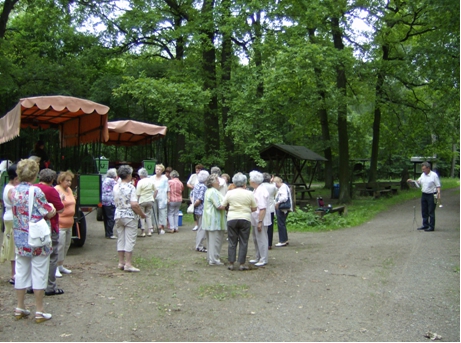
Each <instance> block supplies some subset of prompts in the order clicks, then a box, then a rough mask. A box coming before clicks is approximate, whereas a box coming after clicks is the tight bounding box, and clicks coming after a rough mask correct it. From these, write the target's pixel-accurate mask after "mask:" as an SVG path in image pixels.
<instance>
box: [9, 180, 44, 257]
mask: <svg viewBox="0 0 461 343" xmlns="http://www.w3.org/2000/svg"><path fill="white" fill-rule="evenodd" d="M31 186H32V184H30V183H28V182H21V183H20V184H19V185H17V186H16V188H15V189H14V190H13V192H12V199H13V230H14V244H15V245H16V250H17V254H18V255H20V256H25V257H32V256H48V255H49V254H50V253H51V251H52V250H53V249H52V247H51V243H50V245H45V246H43V247H38V248H32V247H31V246H29V244H28V243H27V241H28V238H29V188H30V187H31ZM33 189H34V193H35V196H34V204H33V206H32V216H31V217H32V218H31V220H32V222H34V223H35V222H38V221H39V220H41V219H42V218H44V217H45V216H46V215H47V214H48V212H50V211H51V210H52V207H51V205H50V204H49V203H48V202H47V201H46V198H45V194H43V192H42V190H41V189H40V188H37V187H33ZM45 219H46V218H45ZM46 221H47V223H48V225H50V221H49V220H48V219H46Z"/></svg>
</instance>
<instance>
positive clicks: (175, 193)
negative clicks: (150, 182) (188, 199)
mask: <svg viewBox="0 0 461 343" xmlns="http://www.w3.org/2000/svg"><path fill="white" fill-rule="evenodd" d="M168 184H169V185H170V202H181V201H182V190H183V189H184V185H183V184H182V182H181V181H180V180H179V179H178V178H176V177H174V178H173V179H171V180H168Z"/></svg>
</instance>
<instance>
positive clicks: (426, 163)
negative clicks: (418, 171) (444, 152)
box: [421, 161, 431, 169]
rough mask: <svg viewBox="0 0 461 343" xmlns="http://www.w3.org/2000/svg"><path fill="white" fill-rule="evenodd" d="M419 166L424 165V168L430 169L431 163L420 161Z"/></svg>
mask: <svg viewBox="0 0 461 343" xmlns="http://www.w3.org/2000/svg"><path fill="white" fill-rule="evenodd" d="M421 167H426V168H429V169H431V164H430V163H429V162H427V161H426V162H423V163H421Z"/></svg>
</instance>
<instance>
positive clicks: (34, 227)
mask: <svg viewBox="0 0 461 343" xmlns="http://www.w3.org/2000/svg"><path fill="white" fill-rule="evenodd" d="M34 194H35V187H34V186H31V187H30V188H29V238H28V240H27V243H28V244H29V245H30V246H31V247H32V248H40V247H43V246H45V245H50V244H51V230H50V227H49V226H48V223H47V222H46V220H45V219H44V218H42V219H40V220H39V221H38V222H36V223H33V222H32V221H31V218H32V208H33V204H34Z"/></svg>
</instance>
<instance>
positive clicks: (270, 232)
mask: <svg viewBox="0 0 461 343" xmlns="http://www.w3.org/2000/svg"><path fill="white" fill-rule="evenodd" d="M263 177H264V182H263V183H262V185H263V186H264V187H266V190H267V192H268V193H269V207H268V208H267V211H268V212H269V213H270V216H271V223H270V224H269V226H268V227H267V238H268V244H269V250H271V249H272V238H273V237H274V219H275V196H276V195H277V187H276V186H275V184H274V183H273V182H272V176H271V175H270V174H269V173H263Z"/></svg>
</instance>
